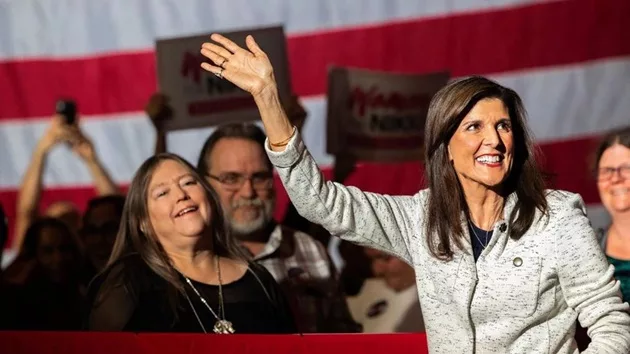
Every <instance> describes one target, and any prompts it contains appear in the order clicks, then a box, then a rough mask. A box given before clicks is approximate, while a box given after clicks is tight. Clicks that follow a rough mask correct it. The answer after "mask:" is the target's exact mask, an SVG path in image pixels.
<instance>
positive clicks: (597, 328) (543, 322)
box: [265, 133, 630, 354]
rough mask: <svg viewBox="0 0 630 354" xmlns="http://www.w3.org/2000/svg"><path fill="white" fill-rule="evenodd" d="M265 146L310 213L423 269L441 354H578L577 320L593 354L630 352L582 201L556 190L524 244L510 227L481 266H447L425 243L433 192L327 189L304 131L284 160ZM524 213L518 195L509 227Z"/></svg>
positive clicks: (432, 331)
mask: <svg viewBox="0 0 630 354" xmlns="http://www.w3.org/2000/svg"><path fill="white" fill-rule="evenodd" d="M265 146H266V149H267V154H268V155H269V158H270V159H271V162H272V163H273V164H274V165H275V167H276V169H277V172H278V174H279V175H280V178H281V179H282V182H283V183H284V186H285V188H286V190H287V191H288V193H289V196H290V198H291V201H292V202H293V204H294V205H295V207H296V208H297V210H298V212H299V213H300V214H301V215H303V216H304V217H305V218H307V219H308V220H310V221H311V222H314V223H317V224H320V225H322V226H323V227H325V228H326V229H327V230H328V231H329V232H330V233H331V234H333V235H336V236H339V237H341V238H342V239H344V240H348V241H350V242H354V243H357V244H361V245H365V246H369V247H373V248H377V249H380V250H382V251H385V252H388V253H390V254H393V255H395V256H397V257H400V258H401V259H403V260H405V261H406V262H408V263H409V264H411V265H412V266H413V267H414V269H415V271H416V281H417V285H418V296H419V299H420V304H421V307H422V311H423V316H424V321H425V326H426V330H427V337H428V342H429V351H430V352H431V353H445V354H446V353H448V354H453V353H458V354H459V353H577V352H578V350H577V347H576V343H575V341H574V339H573V336H574V333H575V326H576V320H577V319H579V321H580V323H581V325H582V326H584V327H588V333H589V335H590V337H591V338H592V343H591V345H590V347H589V349H588V350H587V351H586V352H587V353H619V354H628V353H630V313H629V306H628V304H627V303H623V302H622V301H621V293H620V290H619V282H618V281H616V280H615V279H614V277H613V270H614V269H613V267H612V266H611V265H609V264H608V262H607V260H606V258H605V256H604V254H603V252H602V250H601V248H600V247H599V244H598V243H597V240H596V237H595V233H594V231H593V229H592V227H591V226H590V224H589V221H588V219H587V217H586V214H585V208H584V204H583V201H582V199H581V197H580V196H579V195H577V194H572V193H568V192H561V191H548V197H547V201H548V204H549V216H548V217H544V218H537V219H536V220H537V221H536V222H535V223H534V224H533V225H532V227H531V228H530V230H529V231H528V232H527V233H526V234H525V235H524V236H523V237H522V238H521V239H520V240H518V241H515V240H512V239H510V238H509V237H508V232H507V231H508V228H509V225H507V224H506V223H505V222H503V221H502V222H499V223H497V224H496V225H495V227H494V233H493V237H492V240H491V242H490V244H489V245H488V247H487V248H486V249H485V250H484V251H483V253H482V254H481V256H480V258H479V260H478V261H477V262H475V261H474V258H473V255H472V247H471V244H470V242H467V243H466V242H465V247H464V249H463V250H456V251H455V256H454V257H453V260H451V261H448V262H443V261H439V260H437V259H435V258H433V257H432V256H431V255H430V253H429V251H428V248H427V244H426V240H425V235H424V230H425V215H426V201H427V197H428V190H422V191H420V192H418V193H417V194H415V195H413V196H387V195H379V194H374V193H366V192H362V191H360V190H359V189H357V188H354V187H345V186H343V185H341V184H338V183H333V182H326V181H325V180H324V178H323V176H322V174H321V172H320V170H319V167H318V166H317V164H316V163H315V161H314V160H313V158H312V157H311V155H310V153H309V152H308V151H307V150H306V148H305V146H304V143H303V142H302V140H301V137H300V135H299V134H297V133H296V134H295V136H294V137H293V138H292V139H291V141H290V142H289V144H288V145H287V147H286V149H285V150H284V151H282V152H273V151H271V150H270V148H269V145H268V141H267V143H266V144H265ZM514 205H515V197H514V196H511V197H510V198H508V200H507V202H506V207H505V214H504V220H508V216H509V214H510V212H511V211H512V209H513V207H514ZM464 227H465V224H464ZM464 229H465V230H466V229H467V228H464Z"/></svg>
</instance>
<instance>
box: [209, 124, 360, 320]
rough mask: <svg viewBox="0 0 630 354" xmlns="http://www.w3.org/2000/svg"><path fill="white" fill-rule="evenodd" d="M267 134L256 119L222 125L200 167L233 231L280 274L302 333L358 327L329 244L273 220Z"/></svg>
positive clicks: (272, 196) (250, 250)
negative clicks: (254, 121)
mask: <svg viewBox="0 0 630 354" xmlns="http://www.w3.org/2000/svg"><path fill="white" fill-rule="evenodd" d="M264 142H265V134H264V133H263V131H262V130H261V129H260V128H259V127H258V126H256V125H254V124H248V123H236V124H227V125H224V126H221V127H219V128H217V129H216V130H215V131H214V133H213V134H212V135H211V136H210V137H209V138H208V140H206V142H205V144H204V146H203V149H202V150H201V153H200V157H199V162H198V164H197V168H198V169H199V172H200V173H201V174H203V175H204V176H206V178H207V179H208V181H209V182H210V184H211V185H212V186H213V187H214V189H215V190H216V191H217V194H218V195H219V197H220V200H221V203H222V207H223V208H224V209H225V213H226V216H227V218H228V222H229V226H230V229H231V231H232V234H233V235H234V236H235V237H238V238H239V240H240V241H241V243H242V245H243V246H244V247H245V248H246V249H247V250H248V251H249V253H250V254H251V256H252V257H253V259H254V260H255V261H257V262H258V263H259V264H261V265H263V266H264V267H265V268H267V270H269V272H270V273H271V274H272V275H273V276H274V278H275V279H276V281H277V282H278V283H279V284H280V286H281V287H282V288H283V289H284V291H285V293H286V295H287V297H288V299H289V300H290V302H291V304H292V308H293V311H294V315H295V319H296V323H297V324H298V327H299V329H300V332H302V333H315V332H320V333H322V332H358V331H360V330H361V327H360V325H358V324H357V323H356V322H354V321H353V320H352V317H351V315H350V312H349V310H348V307H347V303H346V301H345V297H344V295H343V293H342V292H341V289H340V286H339V282H338V279H337V274H336V271H335V268H334V265H333V264H332V262H331V260H330V258H329V257H328V254H327V253H326V249H325V248H324V246H323V245H322V244H321V243H320V242H318V241H316V240H315V239H313V238H312V237H310V236H309V235H307V234H305V233H302V232H299V231H295V230H292V229H290V228H288V227H286V226H283V225H280V224H277V223H276V222H275V221H274V220H273V212H274V203H275V198H276V195H275V189H274V184H273V169H272V166H271V163H270V161H269V159H268V157H267V154H266V153H265V150H264Z"/></svg>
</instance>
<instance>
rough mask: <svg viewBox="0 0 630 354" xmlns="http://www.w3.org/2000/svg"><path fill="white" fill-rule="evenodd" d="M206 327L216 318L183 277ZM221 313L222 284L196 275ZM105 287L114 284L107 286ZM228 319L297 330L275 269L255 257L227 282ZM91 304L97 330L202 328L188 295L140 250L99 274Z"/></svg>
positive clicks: (248, 326)
mask: <svg viewBox="0 0 630 354" xmlns="http://www.w3.org/2000/svg"><path fill="white" fill-rule="evenodd" d="M181 280H182V284H184V288H185V289H186V294H187V295H188V298H189V299H190V301H191V302H192V305H193V306H194V309H195V311H196V312H197V315H198V316H199V319H200V320H201V323H203V326H204V327H205V330H206V332H207V333H213V331H212V329H213V327H214V324H215V322H216V318H215V317H214V316H213V315H212V313H211V312H210V310H208V308H207V307H206V306H205V305H204V304H203V303H202V302H201V300H200V299H199V296H197V294H196V293H195V292H194V290H192V289H191V288H190V286H189V285H188V283H186V282H185V280H184V278H183V276H182V277H181ZM191 281H192V283H193V285H194V286H195V288H196V289H197V291H199V293H200V294H201V296H203V297H204V298H205V299H206V301H207V302H208V305H210V307H211V308H212V310H213V311H214V312H215V313H217V314H218V315H219V316H220V313H219V312H218V309H219V286H218V285H208V284H204V283H200V282H196V281H194V280H192V279H191ZM106 289H109V291H107V290H106ZM223 302H224V306H225V317H226V320H228V321H230V322H232V324H233V327H234V330H235V334H239V333H241V334H242V333H254V334H261V333H296V332H297V330H296V327H295V323H294V322H293V317H292V315H291V312H290V309H289V307H288V304H287V302H286V300H285V298H284V296H283V295H282V292H281V291H280V289H279V287H278V284H277V283H276V281H275V280H274V279H273V277H272V276H271V274H270V273H269V272H268V271H267V270H266V269H265V268H263V267H261V266H258V265H255V264H253V263H250V267H249V270H248V271H247V272H245V274H244V275H243V276H242V277H241V278H240V279H238V280H236V281H234V282H232V283H229V284H226V285H223ZM88 303H89V304H91V306H90V310H89V315H88V318H87V319H86V326H87V328H88V329H89V330H97V331H99V330H100V331H130V332H203V329H202V327H201V325H200V324H199V321H198V320H197V317H196V316H195V313H194V312H193V310H192V309H191V304H190V303H189V302H188V300H187V299H186V296H185V295H183V294H181V293H178V292H177V291H176V290H175V289H174V287H172V286H171V285H170V284H169V283H168V282H167V281H166V280H164V279H163V278H161V277H160V276H158V275H157V274H156V273H154V272H153V271H152V270H151V268H149V267H148V265H146V263H144V261H142V259H141V258H140V257H139V256H138V255H131V256H127V257H125V258H124V259H122V260H121V261H119V263H118V264H116V265H114V266H113V267H112V268H111V269H110V270H109V271H107V272H106V273H105V274H101V275H99V276H97V277H96V278H95V279H94V281H93V282H92V284H91V285H90V289H89V291H88Z"/></svg>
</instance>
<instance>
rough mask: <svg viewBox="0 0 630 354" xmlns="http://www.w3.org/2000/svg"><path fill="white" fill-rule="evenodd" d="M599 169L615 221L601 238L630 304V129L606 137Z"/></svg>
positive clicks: (597, 163) (600, 184)
mask: <svg viewBox="0 0 630 354" xmlns="http://www.w3.org/2000/svg"><path fill="white" fill-rule="evenodd" d="M595 166H596V176H597V189H598V191H599V197H600V199H601V201H602V204H603V205H604V207H605V208H606V210H607V211H608V214H609V215H610V217H611V219H612V222H611V223H610V225H609V226H608V228H607V229H605V230H600V231H599V232H598V237H599V240H600V244H601V246H602V249H603V250H604V252H605V253H606V256H607V258H608V261H609V262H610V263H611V264H612V265H614V266H615V277H616V278H617V279H618V280H619V281H620V282H621V293H622V295H623V299H624V301H626V302H630V127H626V128H623V129H619V130H615V131H613V132H611V133H609V134H608V135H607V136H606V137H604V139H603V140H602V142H601V143H600V145H599V147H598V148H597V150H596V153H595Z"/></svg>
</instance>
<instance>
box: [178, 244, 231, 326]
mask: <svg viewBox="0 0 630 354" xmlns="http://www.w3.org/2000/svg"><path fill="white" fill-rule="evenodd" d="M215 258H216V260H217V261H216V266H217V273H218V275H219V312H220V313H221V317H219V316H218V315H217V314H216V313H215V312H214V310H213V309H212V307H210V305H209V304H208V302H207V301H206V299H205V298H204V297H203V296H201V294H200V293H199V291H197V288H195V286H194V285H193V284H192V282H191V281H190V279H188V277H187V276H185V275H184V278H185V279H186V282H187V283H188V285H190V287H191V288H192V289H193V291H194V292H195V294H197V297H199V300H201V302H202V303H203V304H204V305H205V306H206V307H207V308H208V310H210V313H212V315H213V316H214V318H216V320H217V322H215V323H214V328H213V329H212V330H213V331H214V333H217V334H232V333H234V327H233V326H232V322H230V321H228V320H226V319H225V305H224V303H223V280H222V279H221V265H220V263H219V257H218V256H215ZM189 301H190V300H189ZM190 305H191V306H192V303H190ZM192 309H193V312H195V316H197V311H195V308H194V306H192ZM197 320H198V321H199V324H200V325H201V328H202V329H203V331H204V332H205V333H207V332H206V328H205V327H204V326H203V324H202V323H201V320H200V319H199V316H197Z"/></svg>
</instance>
